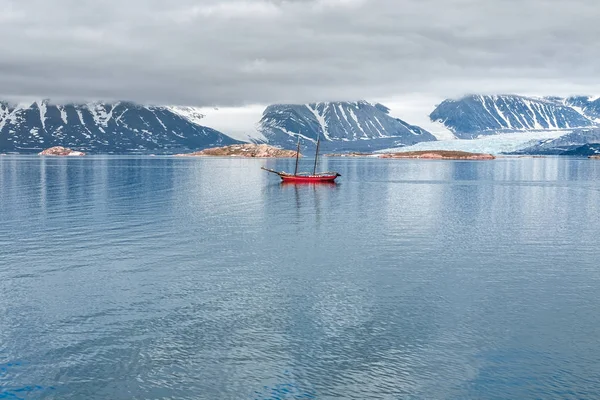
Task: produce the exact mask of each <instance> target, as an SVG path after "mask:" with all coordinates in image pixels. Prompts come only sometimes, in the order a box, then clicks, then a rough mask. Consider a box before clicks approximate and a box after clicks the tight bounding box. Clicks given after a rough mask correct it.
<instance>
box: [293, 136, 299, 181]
mask: <svg viewBox="0 0 600 400" xmlns="http://www.w3.org/2000/svg"><path fill="white" fill-rule="evenodd" d="M299 156H300V135H298V144H297V145H296V168H295V169H294V175H298V157H299Z"/></svg>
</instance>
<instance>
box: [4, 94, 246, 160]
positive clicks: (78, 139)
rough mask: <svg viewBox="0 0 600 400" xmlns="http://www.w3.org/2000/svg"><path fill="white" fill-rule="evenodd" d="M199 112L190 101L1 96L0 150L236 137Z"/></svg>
mask: <svg viewBox="0 0 600 400" xmlns="http://www.w3.org/2000/svg"><path fill="white" fill-rule="evenodd" d="M202 117H203V115H202V114H201V113H200V112H199V111H198V110H197V109H194V108H191V107H147V106H142V105H139V104H134V103H129V102H118V103H114V104H109V103H87V104H64V105H58V104H52V103H51V102H49V101H47V100H43V101H35V102H31V103H25V104H17V105H11V104H9V103H6V102H0V152H22V153H26V152H38V151H40V150H42V149H44V148H48V147H52V146H65V147H71V148H74V149H77V150H83V151H86V152H89V153H136V152H138V153H146V152H160V153H171V152H176V151H182V150H183V151H184V150H196V149H202V148H206V147H214V146H222V145H227V144H233V143H239V142H238V141H237V140H234V139H232V138H230V137H228V136H226V135H224V134H222V133H221V132H218V131H216V130H214V129H211V128H208V127H205V126H202V125H201V122H202Z"/></svg>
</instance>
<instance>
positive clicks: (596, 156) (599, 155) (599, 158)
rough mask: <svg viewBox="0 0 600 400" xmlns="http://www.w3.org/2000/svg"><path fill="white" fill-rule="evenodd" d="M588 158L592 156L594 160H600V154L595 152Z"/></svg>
mask: <svg viewBox="0 0 600 400" xmlns="http://www.w3.org/2000/svg"><path fill="white" fill-rule="evenodd" d="M588 158H591V159H592V160H600V154H595V155H593V156H589V157H588Z"/></svg>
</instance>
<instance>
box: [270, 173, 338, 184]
mask: <svg viewBox="0 0 600 400" xmlns="http://www.w3.org/2000/svg"><path fill="white" fill-rule="evenodd" d="M279 176H280V177H281V180H282V182H286V183H293V182H295V183H320V182H333V181H335V179H336V178H337V177H338V176H339V175H338V174H334V175H304V176H303V175H279Z"/></svg>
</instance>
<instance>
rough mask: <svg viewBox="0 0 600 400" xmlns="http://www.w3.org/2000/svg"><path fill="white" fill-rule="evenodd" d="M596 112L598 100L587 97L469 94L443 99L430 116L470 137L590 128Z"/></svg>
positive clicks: (599, 113) (598, 105)
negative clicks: (456, 98)
mask: <svg viewBox="0 0 600 400" xmlns="http://www.w3.org/2000/svg"><path fill="white" fill-rule="evenodd" d="M584 99H587V100H586V101H587V102H586V101H584ZM594 113H598V114H594ZM595 115H600V102H595V101H594V102H592V101H590V98H587V97H586V98H584V97H572V98H568V99H563V98H560V97H544V98H537V97H525V96H518V95H494V96H481V95H470V96H465V97H463V98H461V99H458V100H451V99H448V100H445V101H443V102H442V103H441V104H440V105H438V106H437V107H436V108H435V110H434V111H433V112H432V113H431V114H430V118H431V120H432V121H438V122H441V123H443V124H444V125H445V126H446V127H447V128H448V129H450V130H451V131H452V132H453V133H454V134H455V135H456V136H457V137H458V138H462V139H472V138H475V137H477V136H480V135H489V134H496V133H500V132H514V131H531V130H556V129H571V128H581V127H591V126H594V125H595V124H596V121H595V120H594V118H595V117H594V116H595Z"/></svg>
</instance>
